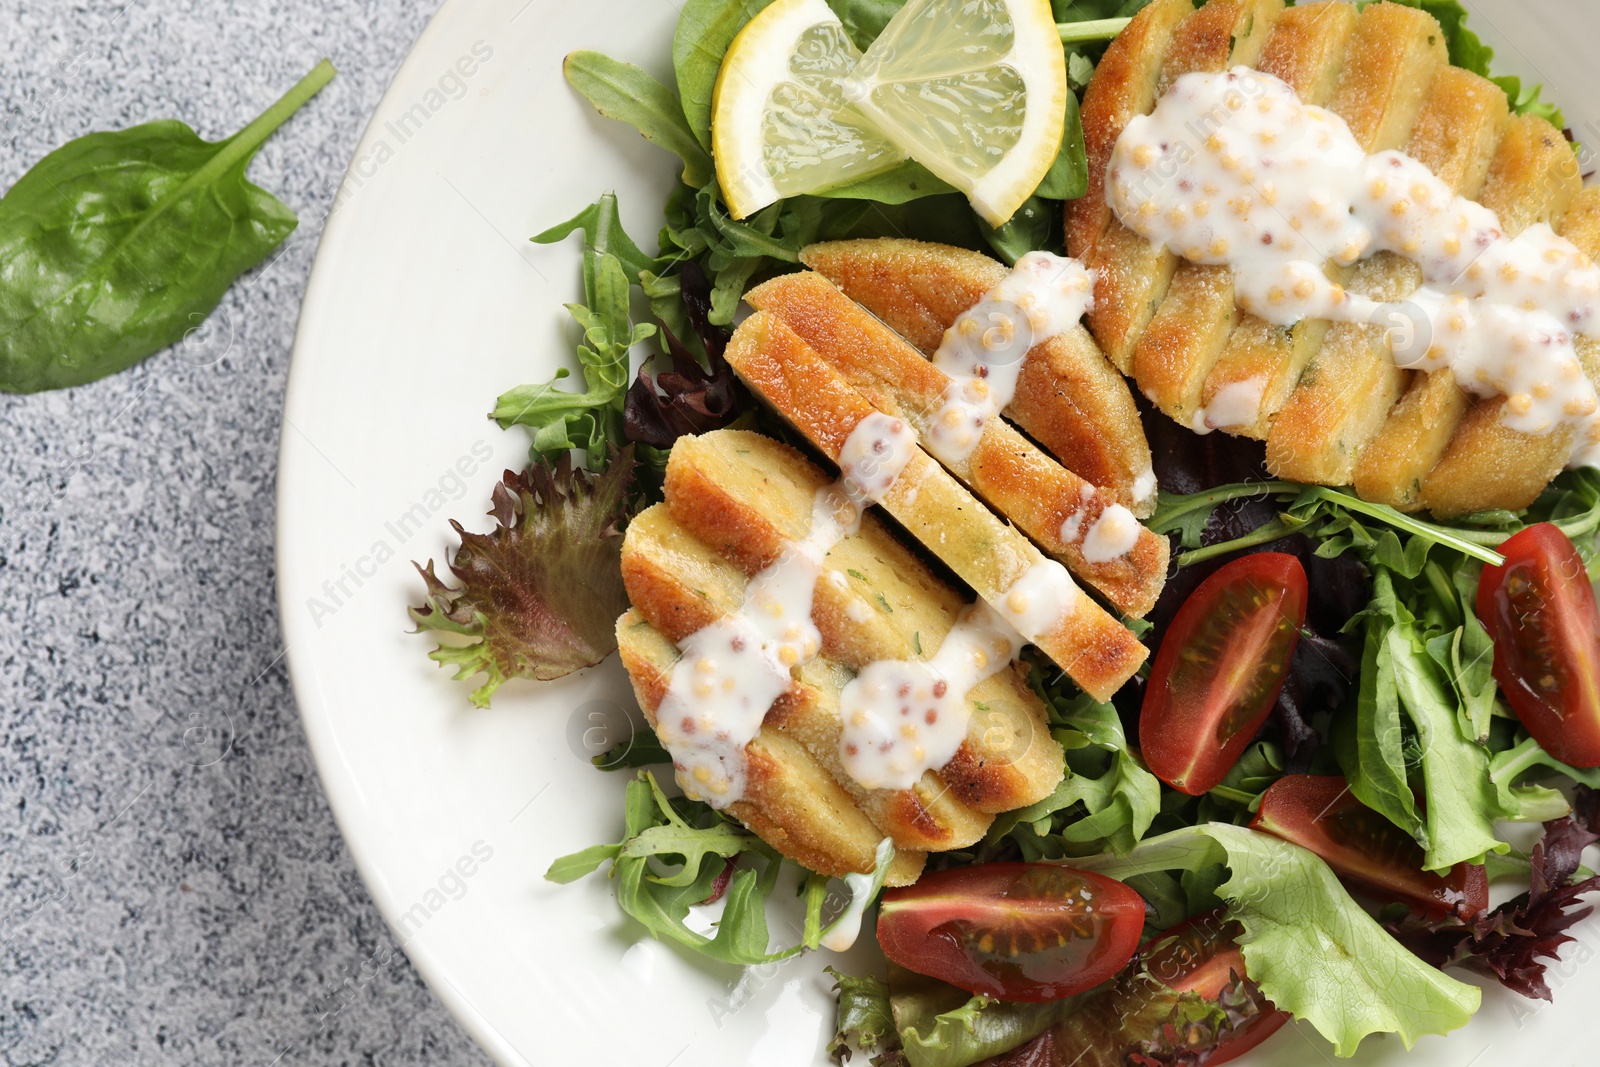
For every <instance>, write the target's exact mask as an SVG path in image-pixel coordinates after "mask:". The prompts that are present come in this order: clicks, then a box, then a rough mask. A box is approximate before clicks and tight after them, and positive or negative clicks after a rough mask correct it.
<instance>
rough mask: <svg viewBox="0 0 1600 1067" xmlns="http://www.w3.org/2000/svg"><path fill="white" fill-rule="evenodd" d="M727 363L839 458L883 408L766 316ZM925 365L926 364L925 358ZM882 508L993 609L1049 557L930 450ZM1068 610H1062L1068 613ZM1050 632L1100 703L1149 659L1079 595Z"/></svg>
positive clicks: (737, 338) (1039, 640) (752, 322)
mask: <svg viewBox="0 0 1600 1067" xmlns="http://www.w3.org/2000/svg"><path fill="white" fill-rule="evenodd" d="M726 355H727V359H728V363H729V364H730V365H731V366H732V367H733V369H734V370H735V372H737V373H738V375H739V377H740V378H742V379H743V380H744V382H745V383H746V384H747V385H748V386H750V388H751V389H752V390H753V391H754V392H755V393H756V395H758V396H760V397H761V398H762V399H763V400H765V401H766V402H767V403H768V404H769V405H771V406H772V407H773V408H774V409H775V410H776V411H777V412H778V413H779V414H781V415H783V416H784V418H786V419H787V420H788V421H789V422H790V423H791V424H792V425H794V426H795V427H796V428H797V429H798V430H799V431H800V432H801V433H802V434H803V435H804V436H805V437H806V438H807V439H809V440H810V441H811V443H812V444H813V445H815V446H816V447H817V448H818V449H819V450H821V451H822V453H823V454H824V455H825V456H827V457H828V458H829V459H831V460H837V458H838V455H839V449H840V447H841V446H842V445H843V444H844V442H845V439H846V438H847V437H849V435H850V433H851V432H852V431H853V430H854V429H855V428H856V426H857V425H859V424H860V423H861V421H862V420H863V419H865V418H867V417H868V416H870V415H872V414H873V413H874V412H875V411H876V410H877V409H876V408H874V407H873V405H872V403H871V402H870V401H869V400H867V398H866V397H864V396H862V395H861V393H860V392H858V391H857V390H856V389H854V388H853V387H852V386H851V385H850V383H849V382H848V381H847V380H846V379H845V378H844V376H843V375H841V374H840V373H839V371H838V370H837V369H836V368H835V367H834V366H833V365H832V364H830V363H828V362H827V361H826V360H824V359H823V358H822V357H821V356H819V355H818V354H817V353H816V352H815V351H813V350H812V349H811V348H810V346H808V345H807V344H806V343H805V341H804V340H802V339H801V338H800V337H799V336H798V335H797V334H796V333H795V332H794V331H793V330H792V329H790V328H789V327H788V326H787V325H785V324H784V323H783V322H782V321H781V320H779V319H777V318H776V317H774V316H773V315H771V314H770V313H768V312H764V311H758V312H756V313H755V314H754V315H752V316H751V317H750V318H749V319H747V320H745V322H744V324H743V325H741V326H740V327H739V329H738V330H737V331H736V332H735V333H734V337H733V340H732V341H731V342H730V343H729V345H728V350H727V353H726ZM919 362H920V360H919ZM882 504H883V507H884V510H886V511H887V512H888V513H889V514H890V515H892V516H894V518H895V520H896V521H897V522H899V523H900V525H901V526H903V527H904V528H905V529H906V530H907V532H909V533H910V534H911V535H912V536H913V537H915V538H916V539H917V540H918V541H920V542H922V544H923V545H925V546H926V547H927V548H928V550H929V551H930V552H932V553H933V554H934V555H935V556H937V557H939V559H940V560H942V561H943V562H944V563H945V565H946V566H948V567H949V568H950V569H951V570H952V571H954V572H955V573H956V575H957V576H958V577H960V578H961V579H962V580H963V581H964V582H966V583H967V584H968V585H970V586H971V587H972V588H973V589H974V590H975V591H976V592H977V594H978V596H980V597H981V598H982V599H984V600H986V601H988V602H989V603H990V604H999V603H1003V602H1004V598H1005V596H1006V594H1007V592H1008V591H1009V590H1010V589H1011V587H1012V586H1013V585H1014V584H1015V583H1016V582H1017V581H1019V580H1020V579H1021V578H1022V577H1023V576H1024V575H1025V574H1027V573H1028V572H1029V571H1030V570H1033V569H1034V568H1035V567H1038V566H1040V565H1042V564H1043V563H1044V561H1045V558H1044V556H1043V555H1041V554H1040V552H1039V550H1038V548H1036V547H1035V546H1034V544H1033V543H1032V542H1031V541H1029V540H1028V539H1027V538H1026V537H1024V536H1023V535H1022V534H1020V533H1019V532H1017V531H1016V530H1015V529H1013V528H1012V527H1010V526H1008V525H1006V524H1005V523H1004V522H1002V521H1001V520H1000V519H999V518H998V517H996V516H995V515H994V514H993V513H991V512H990V511H989V509H988V508H987V507H985V506H984V505H983V504H981V503H979V501H978V500H977V499H976V498H975V497H973V496H972V494H971V493H969V492H968V491H967V490H966V489H965V488H963V487H962V486H961V485H960V483H958V482H957V481H956V480H955V478H954V477H952V476H951V475H950V474H949V473H948V472H947V471H945V469H944V468H943V467H941V466H939V464H938V463H937V462H935V461H934V460H933V459H932V458H930V457H929V456H928V455H927V454H926V453H924V452H922V451H921V450H920V449H917V450H914V451H913V453H912V455H911V458H910V461H909V462H908V463H907V465H906V467H905V469H904V471H903V472H902V473H901V475H900V477H899V478H898V479H897V480H896V481H895V483H894V485H893V486H891V487H890V488H889V489H888V491H887V492H886V493H885V494H884V497H883V500H882ZM1065 607H1066V605H1063V608H1065ZM1071 607H1072V610H1070V611H1066V610H1064V611H1063V613H1062V615H1061V617H1060V619H1059V620H1058V621H1057V622H1056V623H1055V625H1054V626H1052V627H1050V628H1049V629H1048V632H1045V633H1038V634H1027V635H1024V636H1025V637H1027V638H1029V639H1030V640H1031V641H1032V642H1033V643H1034V644H1036V645H1038V646H1039V649H1040V650H1041V651H1042V652H1044V654H1045V655H1047V656H1049V657H1050V658H1051V659H1052V660H1054V661H1055V663H1056V664H1057V665H1058V666H1059V667H1061V668H1062V669H1063V670H1064V671H1066V672H1067V674H1068V676H1070V677H1071V678H1072V680H1073V681H1075V682H1076V683H1077V684H1078V685H1079V687H1080V688H1082V689H1083V690H1084V691H1085V692H1087V693H1089V694H1090V695H1091V696H1093V697H1094V698H1095V699H1096V700H1108V699H1110V697H1111V694H1113V693H1115V692H1116V691H1117V689H1119V688H1121V686H1122V684H1123V683H1124V682H1126V681H1127V680H1128V679H1129V678H1130V677H1132V676H1133V673H1134V671H1136V670H1137V669H1138V667H1139V664H1141V663H1142V662H1144V659H1145V657H1146V656H1147V655H1148V653H1147V652H1146V650H1145V648H1144V646H1143V645H1141V644H1139V642H1138V640H1137V639H1136V638H1135V637H1134V636H1133V634H1132V633H1130V632H1129V631H1128V629H1127V628H1126V627H1124V626H1123V625H1121V624H1120V623H1118V622H1117V621H1116V620H1115V619H1114V618H1112V617H1111V615H1109V614H1108V613H1107V612H1106V611H1105V610H1104V609H1103V608H1101V607H1100V605H1099V604H1097V603H1095V602H1094V601H1093V600H1092V599H1091V598H1090V597H1089V596H1087V595H1086V594H1084V593H1082V591H1081V590H1075V591H1074V597H1073V602H1072V605H1071Z"/></svg>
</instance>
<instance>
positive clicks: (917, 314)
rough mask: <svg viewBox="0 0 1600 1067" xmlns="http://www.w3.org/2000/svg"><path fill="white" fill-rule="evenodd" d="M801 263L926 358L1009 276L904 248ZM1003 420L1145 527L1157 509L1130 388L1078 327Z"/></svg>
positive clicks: (1034, 370)
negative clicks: (1109, 496)
mask: <svg viewBox="0 0 1600 1067" xmlns="http://www.w3.org/2000/svg"><path fill="white" fill-rule="evenodd" d="M800 260H801V262H803V263H804V264H805V265H806V266H808V267H810V268H811V269H812V270H814V271H816V272H817V273H819V274H821V275H823V276H824V277H826V278H827V279H828V280H829V281H831V282H833V284H834V285H837V286H838V287H839V288H840V289H841V290H843V292H844V294H845V295H846V296H848V297H849V298H850V299H852V300H854V301H856V302H857V303H859V304H860V305H861V306H862V307H864V308H866V309H867V310H868V311H870V312H872V313H873V314H874V315H876V316H877V317H878V318H880V319H882V320H883V321H884V322H885V323H886V324H888V326H889V327H890V328H891V329H893V330H894V331H895V332H897V333H899V334H900V335H901V336H902V337H904V338H905V339H906V340H907V341H909V342H911V344H912V345H914V346H915V347H916V348H917V349H918V350H919V351H921V352H922V354H923V355H926V356H931V355H933V353H934V352H936V351H938V349H939V345H940V343H941V342H942V341H943V340H944V332H945V331H946V330H947V329H949V328H950V327H951V326H952V325H953V324H954V323H955V321H956V319H957V318H958V317H959V316H960V315H961V313H962V312H964V311H966V310H967V309H968V308H971V307H973V306H974V305H976V304H977V303H978V302H979V301H980V300H982V299H983V297H984V296H985V294H987V293H988V292H989V290H991V289H993V288H994V287H995V286H996V285H999V284H1000V282H1001V281H1002V280H1004V278H1005V276H1006V268H1005V267H1004V266H1003V265H1002V264H1000V263H999V262H998V261H996V260H994V259H991V258H990V257H989V256H986V255H984V254H983V253H981V252H973V251H970V250H969V249H965V248H955V247H952V246H950V245H940V244H929V243H927V242H924V241H911V240H906V239H902V238H880V239H876V240H854V241H828V242H825V243H823V244H815V245H812V246H811V247H809V248H806V249H804V250H802V251H801V253H800ZM1005 415H1006V417H1007V418H1009V419H1011V421H1013V422H1015V423H1016V424H1017V425H1018V426H1019V427H1021V429H1022V430H1023V432H1025V433H1026V434H1027V435H1028V436H1029V437H1032V438H1033V439H1034V440H1035V441H1038V442H1039V444H1041V445H1043V446H1044V447H1045V449H1046V450H1048V451H1049V452H1050V453H1051V454H1052V455H1054V456H1055V457H1056V459H1058V460H1060V461H1061V465H1062V466H1064V467H1066V468H1067V469H1068V470H1069V471H1071V472H1072V473H1073V474H1076V475H1077V476H1078V477H1080V478H1082V479H1084V480H1085V481H1087V482H1089V483H1091V484H1092V485H1095V486H1097V487H1098V488H1100V489H1103V490H1106V491H1107V492H1109V493H1112V494H1114V496H1115V499H1116V500H1117V502H1118V503H1120V504H1122V505H1123V506H1124V507H1126V508H1128V509H1129V510H1130V511H1132V512H1133V513H1134V514H1135V515H1137V516H1139V517H1141V518H1143V517H1145V516H1148V515H1149V514H1150V513H1151V511H1153V510H1154V508H1155V493H1154V487H1155V486H1154V480H1153V477H1152V475H1151V473H1150V443H1149V442H1148V441H1147V440H1146V439H1145V436H1144V427H1143V425H1142V424H1141V423H1140V421H1139V410H1138V408H1137V407H1136V406H1135V405H1134V402H1133V395H1132V393H1130V392H1129V390H1128V382H1127V380H1126V379H1125V378H1123V377H1122V375H1121V374H1120V373H1118V372H1117V369H1116V368H1115V367H1113V366H1112V365H1111V364H1110V363H1109V362H1108V361H1107V360H1106V357H1105V354H1104V353H1102V352H1101V351H1100V348H1099V346H1098V345H1096V344H1095V343H1094V338H1092V337H1090V336H1089V331H1088V330H1086V329H1085V328H1084V327H1083V326H1081V325H1075V326H1074V327H1073V328H1072V329H1070V330H1068V331H1066V332H1065V333H1062V334H1058V335H1056V336H1055V337H1052V338H1050V339H1049V340H1048V341H1045V342H1044V343H1043V344H1039V345H1035V346H1034V348H1033V350H1032V351H1031V352H1029V353H1028V356H1027V359H1026V360H1025V361H1024V363H1023V365H1022V374H1021V376H1020V377H1019V378H1018V379H1017V392H1016V396H1014V397H1013V398H1012V400H1011V404H1010V406H1008V407H1007V408H1006V409H1005Z"/></svg>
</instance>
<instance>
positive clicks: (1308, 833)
mask: <svg viewBox="0 0 1600 1067" xmlns="http://www.w3.org/2000/svg"><path fill="white" fill-rule="evenodd" d="M1250 828H1251V829H1252V830H1262V831H1264V832H1266V833H1269V834H1272V835H1273V836H1274V837H1281V838H1283V839H1284V840H1285V841H1292V842H1294V843H1295V844H1297V845H1299V846H1301V847H1302V848H1307V849H1310V850H1311V851H1312V852H1315V853H1316V854H1317V855H1318V856H1320V857H1321V858H1322V860H1323V862H1325V863H1326V864H1327V865H1328V866H1330V867H1332V868H1333V869H1334V871H1335V872H1337V873H1338V874H1339V875H1341V876H1342V877H1345V878H1348V879H1349V880H1351V881H1353V882H1358V883H1360V884H1361V885H1362V886H1363V887H1364V888H1365V889H1367V890H1369V891H1370V892H1372V893H1373V894H1374V895H1376V896H1378V897H1380V898H1382V899H1384V900H1395V901H1399V902H1400V903H1402V904H1409V905H1410V906H1411V907H1413V908H1416V909H1418V910H1421V911H1424V912H1427V913H1428V914H1430V915H1434V916H1444V915H1454V916H1455V917H1456V918H1458V919H1471V918H1473V917H1475V916H1478V915H1481V914H1483V912H1484V910H1485V909H1486V908H1488V906H1489V878H1488V875H1487V874H1486V873H1485V872H1484V869H1483V865H1482V864H1477V863H1458V864H1456V865H1455V866H1454V867H1452V868H1451V869H1450V871H1449V873H1447V874H1439V873H1437V872H1433V871H1424V870H1423V869H1422V863H1423V857H1424V853H1423V851H1422V846H1421V845H1419V844H1417V843H1416V842H1415V841H1413V840H1412V839H1411V835H1409V834H1407V833H1406V832H1405V831H1404V830H1402V829H1400V828H1399V827H1398V826H1396V825H1394V823H1392V822H1390V821H1389V820H1388V819H1385V818H1384V817H1383V816H1382V815H1380V814H1378V813H1377V812H1375V811H1373V810H1372V809H1371V808H1369V807H1367V806H1366V805H1365V804H1363V803H1361V801H1359V800H1357V799H1356V796H1355V794H1354V793H1352V792H1350V787H1349V785H1348V784H1347V783H1346V782H1345V780H1344V779H1343V778H1337V777H1319V776H1316V775H1310V774H1290V775H1286V776H1285V777H1283V778H1280V779H1278V780H1277V781H1276V782H1274V783H1272V785H1271V786H1270V787H1269V788H1268V789H1267V791H1266V792H1265V793H1263V794H1261V806H1260V808H1258V809H1257V811H1256V817H1255V819H1253V820H1252V821H1251V823H1250Z"/></svg>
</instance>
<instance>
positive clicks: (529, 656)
mask: <svg viewBox="0 0 1600 1067" xmlns="http://www.w3.org/2000/svg"><path fill="white" fill-rule="evenodd" d="M633 467H634V463H633V456H632V454H631V453H630V452H628V451H624V452H623V453H622V454H621V455H620V456H619V457H618V458H617V459H616V460H615V461H614V462H613V463H612V464H611V467H610V469H609V470H607V471H606V472H605V473H604V474H600V475H595V474H589V473H587V472H585V471H580V470H574V469H573V468H572V461H571V459H570V458H569V457H567V456H563V457H562V458H561V461H560V462H559V463H557V464H556V465H555V466H554V467H550V466H548V465H546V464H535V465H533V466H531V467H529V468H528V469H527V470H526V471H524V472H523V473H522V474H520V475H518V474H511V473H510V472H507V474H506V476H505V478H504V480H503V481H501V482H500V483H499V484H497V485H496V486H495V487H494V498H493V499H494V506H493V508H492V509H491V510H490V512H489V514H490V515H493V516H494V518H495V521H496V522H497V524H498V525H497V526H496V528H495V529H494V531H493V532H492V533H488V534H475V533H469V532H467V531H466V530H464V529H462V527H461V524H460V523H458V522H455V521H454V520H452V521H451V523H450V525H451V526H452V527H454V528H455V531H456V534H457V535H458V536H460V538H461V547H460V548H459V549H457V550H456V553H455V557H454V558H453V559H451V560H449V561H448V566H449V571H450V573H451V575H453V576H454V577H455V579H456V580H457V581H459V582H460V583H461V584H460V585H459V586H450V585H447V584H445V583H444V582H443V581H441V580H440V579H439V577H438V576H437V575H436V574H435V573H434V569H433V561H432V560H429V561H428V565H427V567H426V568H423V567H422V566H420V565H418V564H413V566H416V568H417V573H419V574H421V575H422V580H423V582H424V584H425V586H426V593H427V601H426V603H425V604H424V605H423V606H422V607H420V608H411V609H410V613H411V619H412V621H413V622H415V623H416V624H417V632H419V633H420V632H423V631H432V632H435V633H444V634H450V635H453V636H454V637H457V638H464V639H466V640H465V641H464V642H460V643H451V644H440V645H439V647H438V648H436V649H434V650H433V651H432V652H430V653H429V654H428V655H429V657H430V658H432V659H433V660H435V661H436V662H438V663H441V664H446V665H453V666H454V667H455V668H456V673H455V677H456V678H457V679H465V678H469V677H471V676H472V675H474V674H480V673H481V674H483V675H484V676H485V679H486V680H485V681H484V683H483V684H482V685H481V686H479V687H478V688H477V689H475V690H474V691H473V693H472V696H471V700H472V703H473V704H475V705H476V706H478V707H487V706H488V705H489V699H490V698H491V697H492V696H493V695H494V692H495V690H496V689H498V688H500V686H501V685H502V684H504V683H505V681H506V680H507V679H510V678H536V679H540V680H548V679H552V678H560V677H561V676H562V675H565V674H570V673H572V672H573V671H575V670H579V669H580V668H583V667H589V666H593V665H594V664H596V663H599V662H600V661H601V660H602V659H604V658H605V657H606V656H609V655H610V654H611V653H612V652H613V651H615V650H616V647H617V638H616V630H615V625H616V619H617V616H618V615H620V614H621V613H622V612H623V611H625V610H627V607H628V596H627V593H626V592H625V591H624V589H623V587H622V563H621V559H622V532H621V525H622V522H623V520H624V519H625V518H626V515H627V495H628V486H629V484H630V483H631V482H632V480H633Z"/></svg>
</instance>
